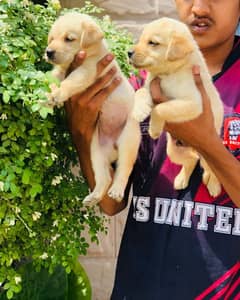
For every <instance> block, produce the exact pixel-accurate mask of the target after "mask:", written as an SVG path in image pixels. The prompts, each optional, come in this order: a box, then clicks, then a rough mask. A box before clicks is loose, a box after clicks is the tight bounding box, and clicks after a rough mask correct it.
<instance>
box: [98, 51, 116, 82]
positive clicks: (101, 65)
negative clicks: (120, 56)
mask: <svg viewBox="0 0 240 300" xmlns="http://www.w3.org/2000/svg"><path fill="white" fill-rule="evenodd" d="M113 59H114V55H113V54H112V53H108V54H107V55H105V56H104V57H103V58H102V59H100V60H99V61H98V63H97V77H98V76H99V75H100V74H101V73H102V71H103V70H104V69H105V68H106V67H107V66H108V65H109V64H110V63H111V62H112V61H113Z"/></svg>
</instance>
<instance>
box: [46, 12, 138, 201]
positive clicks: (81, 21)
mask: <svg viewBox="0 0 240 300" xmlns="http://www.w3.org/2000/svg"><path fill="white" fill-rule="evenodd" d="M80 50H84V51H85V52H86V58H85V60H84V61H83V63H82V64H81V65H80V66H79V67H78V68H77V69H75V70H74V71H72V72H71V73H70V74H69V75H67V77H65V76H66V72H67V70H68V68H69V66H70V64H71V63H72V61H73V59H74V57H75V55H76V54H77V53H78V52H79V51H80ZM107 53H109V50H108V49H107V45H106V42H105V40H104V38H103V32H102V31H101V29H100V27H99V26H98V25H97V24H96V22H95V21H93V20H92V18H90V17H89V16H87V15H84V14H80V13H67V14H65V15H63V16H60V17H59V18H58V19H57V20H56V21H55V23H54V24H53V26H52V28H51V30H50V32H49V38H48V46H47V49H46V57H47V59H48V61H49V62H51V63H52V64H53V65H54V66H55V67H54V69H53V74H54V76H56V77H58V78H59V79H60V80H61V84H60V87H55V88H54V89H53V90H52V94H51V96H50V104H53V105H58V104H60V103H63V102H64V101H66V100H68V99H69V98H70V97H71V96H73V95H75V94H77V93H80V92H82V91H84V90H86V88H88V87H89V86H90V85H91V84H92V83H94V81H95V80H96V74H97V69H96V66H97V62H98V61H99V60H100V59H101V58H102V57H104V56H105V55H106V54H107ZM113 66H115V67H116V68H117V73H116V76H121V78H122V80H121V83H120V84H119V86H118V87H117V88H116V89H115V90H114V91H113V92H112V94H111V95H110V96H109V97H108V99H107V100H106V101H105V102H104V104H103V106H102V108H101V112H100V114H99V119H98V123H97V126H96V130H95V132H94V135H93V139H92V142H91V153H90V155H91V162H92V168H93V171H94V175H95V188H94V190H93V191H92V192H91V193H90V194H89V195H88V196H87V197H86V198H85V199H84V200H83V202H84V204H85V205H93V204H95V203H97V202H99V201H100V200H101V199H102V197H103V196H104V195H105V194H106V192H108V195H109V196H110V197H112V198H114V199H115V200H117V201H121V199H122V198H123V195H124V190H125V187H126V184H127V181H128V177H129V175H130V173H131V170H132V167H133V164H134V162H135V160H136V156H137V152H138V147H139V143H140V129H139V123H138V122H137V121H136V120H135V119H134V118H132V116H131V111H132V109H133V104H134V90H133V88H132V86H131V85H130V83H129V82H128V80H127V79H126V78H125V77H124V75H123V74H122V72H121V70H120V68H119V66H118V64H117V62H116V60H113V62H111V63H110V64H109V65H108V67H107V68H106V69H105V70H104V72H103V73H102V74H101V75H104V74H105V73H106V72H107V71H108V70H109V69H110V68H112V67H113ZM114 161H117V164H116V171H115V175H114V178H113V181H112V176H111V174H110V172H111V164H112V162H114ZM111 183H112V185H111ZM110 185H111V186H110ZM109 187H110V188H109Z"/></svg>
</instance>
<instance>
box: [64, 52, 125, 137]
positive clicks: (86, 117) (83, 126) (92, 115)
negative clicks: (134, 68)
mask: <svg viewBox="0 0 240 300" xmlns="http://www.w3.org/2000/svg"><path fill="white" fill-rule="evenodd" d="M113 58H114V56H113V55H112V54H110V53H109V54H107V55H106V56H104V57H103V58H102V59H101V60H100V61H99V62H98V64H97V75H96V81H95V82H94V83H93V84H92V85H91V86H90V87H89V88H87V90H86V91H84V92H82V93H80V94H77V95H75V96H73V97H72V98H71V99H69V100H68V101H67V102H66V103H65V109H66V112H67V116H68V123H69V129H70V131H71V133H72V136H73V138H75V137H76V138H77V137H79V136H85V138H87V139H89V140H91V137H92V134H93V131H94V129H95V126H96V121H97V119H98V115H99V112H100V109H101V107H102V104H103V102H104V101H105V100H106V98H107V97H108V96H109V95H110V94H111V93H112V91H113V90H114V89H115V88H116V87H117V86H118V85H119V83H120V81H121V79H120V78H119V77H115V78H114V79H113V77H114V75H115V73H116V69H115V68H112V69H110V70H109V71H108V72H107V73H106V74H105V75H104V76H102V77H101V78H100V77H99V76H100V74H101V73H102V71H103V70H104V69H105V68H106V67H107V65H108V64H110V63H111V61H112V60H113ZM84 59H85V53H84V52H80V53H79V55H77V56H76V58H75V60H74V62H73V64H72V65H71V67H70V70H72V69H75V68H76V67H78V66H79V65H81V63H82V62H83V61H84Z"/></svg>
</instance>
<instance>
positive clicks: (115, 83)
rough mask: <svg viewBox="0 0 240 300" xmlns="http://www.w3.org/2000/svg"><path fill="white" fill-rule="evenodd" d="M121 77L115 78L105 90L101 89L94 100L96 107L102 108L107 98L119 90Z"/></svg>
mask: <svg viewBox="0 0 240 300" xmlns="http://www.w3.org/2000/svg"><path fill="white" fill-rule="evenodd" d="M121 80H122V79H121V77H119V76H117V77H115V78H114V79H113V80H112V82H111V83H110V84H109V85H108V86H106V87H105V88H103V89H101V90H100V91H99V92H98V93H97V94H96V96H95V99H94V103H93V102H92V103H93V104H94V106H95V107H98V108H100V107H101V106H102V104H103V102H104V101H105V100H106V98H107V97H108V96H109V95H110V94H111V93H112V92H113V91H114V90H115V89H116V88H117V86H118V85H119V84H120V83H121Z"/></svg>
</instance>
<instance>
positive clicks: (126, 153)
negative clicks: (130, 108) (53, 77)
mask: <svg viewBox="0 0 240 300" xmlns="http://www.w3.org/2000/svg"><path fill="white" fill-rule="evenodd" d="M140 138H141V135H140V128H139V124H138V123H137V122H136V121H135V120H133V119H131V120H129V121H128V122H127V124H126V126H125V128H124V130H123V132H122V134H121V136H120V137H119V139H118V143H117V146H118V160H117V168H116V171H115V175H114V179H113V183H112V186H111V187H110V189H109V191H108V195H109V196H110V197H111V198H113V199H115V200H116V201H118V202H120V201H121V200H122V198H123V196H124V192H125V188H126V185H127V182H128V178H129V176H130V174H131V171H132V169H133V165H134V163H135V161H136V158H137V153H138V148H139V144H140Z"/></svg>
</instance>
